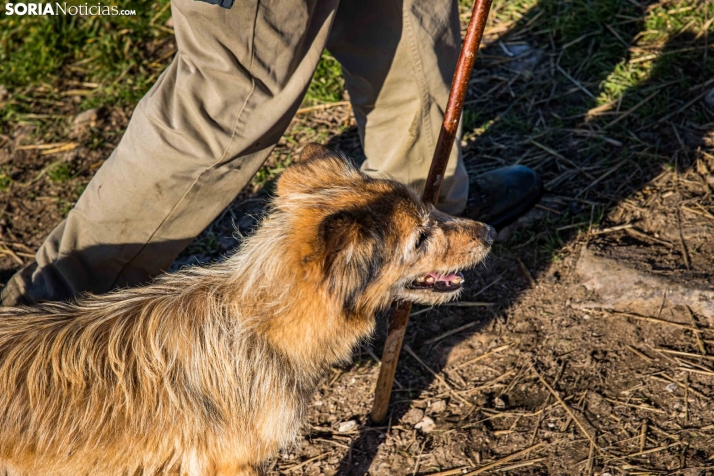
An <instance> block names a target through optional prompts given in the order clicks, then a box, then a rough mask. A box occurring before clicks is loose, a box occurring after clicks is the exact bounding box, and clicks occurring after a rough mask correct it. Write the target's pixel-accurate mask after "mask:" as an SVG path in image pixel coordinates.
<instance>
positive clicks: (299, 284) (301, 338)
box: [219, 211, 390, 376]
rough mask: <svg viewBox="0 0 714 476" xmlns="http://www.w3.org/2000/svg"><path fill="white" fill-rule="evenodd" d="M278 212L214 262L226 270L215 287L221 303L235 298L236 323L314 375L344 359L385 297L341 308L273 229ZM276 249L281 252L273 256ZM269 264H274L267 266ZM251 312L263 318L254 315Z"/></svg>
mask: <svg viewBox="0 0 714 476" xmlns="http://www.w3.org/2000/svg"><path fill="white" fill-rule="evenodd" d="M280 213H284V212H280V211H277V212H274V215H272V216H269V217H268V218H267V219H266V220H264V222H263V223H262V225H261V227H260V228H259V229H258V231H257V232H256V233H255V235H253V236H251V237H250V238H248V239H246V240H245V242H244V243H243V245H242V246H241V250H240V252H239V253H237V254H235V255H234V256H232V257H231V258H229V259H228V260H226V262H225V264H222V265H219V266H225V269H226V270H227V271H228V272H229V273H230V275H231V276H230V279H228V280H227V281H226V282H225V283H224V286H221V287H222V288H223V290H224V292H225V293H227V296H226V301H227V302H238V303H240V308H237V309H234V310H233V311H232V312H233V313H236V314H237V316H239V317H238V319H239V320H241V326H248V327H250V328H251V329H252V330H253V331H255V332H256V333H257V334H258V335H259V336H261V337H263V338H265V339H266V341H267V342H268V343H269V344H270V345H272V346H274V347H275V348H276V349H277V350H279V351H280V352H283V353H284V354H285V355H286V357H288V358H289V359H290V360H291V361H292V362H293V363H294V364H295V365H296V367H297V368H300V369H301V371H306V370H307V369H310V371H311V372H314V373H315V374H316V376H317V374H321V373H322V372H323V371H324V370H325V369H326V368H327V367H329V366H331V365H334V364H336V363H338V362H341V361H345V360H347V359H348V358H349V356H350V354H351V352H352V349H353V348H354V346H355V345H356V344H357V343H358V342H359V340H361V339H363V338H365V337H367V336H369V335H370V334H371V332H372V330H373V328H374V322H375V318H374V315H375V313H376V312H377V311H378V310H379V308H380V307H383V306H386V305H388V304H389V302H390V299H389V296H385V299H383V300H381V301H380V302H371V301H367V300H362V301H360V302H358V303H357V304H356V306H355V307H354V308H353V309H346V308H345V306H344V301H343V299H342V298H341V297H340V296H339V295H336V294H335V293H334V292H333V291H331V290H330V289H329V286H328V282H327V281H326V280H325V279H324V277H323V276H322V275H321V274H320V272H319V271H318V270H317V268H319V267H309V266H308V267H306V266H305V265H304V263H302V262H300V261H302V259H303V257H302V256H300V255H299V253H298V254H296V253H295V247H294V246H290V245H289V243H287V242H286V241H287V240H288V237H287V236H282V235H279V234H277V233H275V231H277V230H278V229H279V228H280V227H284V221H281V217H279V216H278V215H279V214H280ZM271 240H273V242H272V243H271ZM275 240H277V241H278V243H277V244H276V243H275ZM276 253H279V254H282V256H279V257H276V256H275V254H276ZM270 263H276V264H279V265H280V266H279V267H278V266H273V267H271V266H269V264H270ZM231 296H236V298H231ZM251 308H255V309H260V312H252V311H253V309H251ZM266 311H267V312H266ZM251 316H264V317H261V318H258V319H257V320H256V319H254V318H252V317H251ZM266 316H268V317H266Z"/></svg>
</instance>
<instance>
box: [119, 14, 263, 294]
mask: <svg viewBox="0 0 714 476" xmlns="http://www.w3.org/2000/svg"><path fill="white" fill-rule="evenodd" d="M259 9H260V0H257V1H256V4H255V15H254V17H253V32H252V35H251V44H250V61H249V63H248V75H249V76H250V90H249V91H248V94H247V95H246V98H245V100H244V101H243V104H242V105H241V108H240V110H239V111H238V114H237V116H236V119H235V122H234V123H233V127H232V131H231V138H230V140H229V141H228V144H227V145H226V147H225V149H224V150H223V153H222V154H221V157H220V158H219V159H218V160H216V161H215V162H214V163H212V164H211V165H210V166H208V167H205V168H204V169H203V170H202V171H201V173H199V174H198V176H197V177H196V179H195V180H194V181H193V182H191V185H189V186H188V188H187V189H186V192H184V194H183V195H182V196H181V198H180V199H179V200H178V202H176V205H174V206H173V208H172V209H171V211H170V212H169V213H168V214H167V215H166V217H164V219H163V220H161V223H159V225H158V226H157V227H156V229H155V230H154V231H153V233H151V235H150V236H149V238H148V239H147V240H146V242H145V243H144V244H143V245H142V246H141V248H140V249H139V250H138V251H137V252H136V254H135V255H134V256H132V257H131V259H129V260H127V262H126V263H125V264H124V266H122V267H121V269H120V270H119V272H118V273H117V275H116V277H115V278H114V282H113V283H112V285H111V287H112V288H114V287H116V286H117V281H118V280H119V276H121V275H122V273H123V272H124V270H125V269H126V268H127V266H129V264H130V263H131V262H132V261H133V260H134V259H135V258H136V257H137V256H139V255H140V254H141V253H142V252H143V251H144V249H145V248H146V246H147V245H148V244H149V243H150V242H151V240H152V239H153V238H154V236H156V233H158V231H159V230H160V229H161V227H162V226H163V225H164V223H166V220H168V219H169V218H170V217H171V215H173V214H174V212H175V211H176V210H177V209H178V207H179V206H180V205H181V204H182V203H183V202H184V200H186V197H187V196H188V194H189V193H190V192H191V190H193V189H194V187H195V186H196V184H197V183H198V181H199V180H200V178H201V177H202V176H203V174H204V173H205V172H206V171H207V170H210V169H212V168H215V167H216V166H217V165H219V164H220V163H222V162H223V161H224V160H225V158H226V156H227V155H228V152H229V150H230V148H231V146H232V145H233V142H234V139H235V136H236V131H237V130H238V124H239V123H240V120H241V118H242V117H243V112H244V111H245V108H246V106H247V104H248V101H249V100H250V98H251V97H252V96H253V92H254V91H255V77H254V76H253V61H254V58H255V31H256V29H257V24H258V11H259ZM176 60H178V55H177V57H176V58H175V59H174V61H176Z"/></svg>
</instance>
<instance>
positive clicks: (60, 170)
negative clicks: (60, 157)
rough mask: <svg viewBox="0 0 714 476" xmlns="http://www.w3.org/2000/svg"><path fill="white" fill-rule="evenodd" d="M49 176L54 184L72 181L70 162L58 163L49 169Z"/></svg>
mask: <svg viewBox="0 0 714 476" xmlns="http://www.w3.org/2000/svg"><path fill="white" fill-rule="evenodd" d="M47 176H48V177H49V178H50V180H52V181H53V182H69V181H70V180H72V178H74V177H73V175H72V164H70V163H68V162H58V163H55V164H52V165H50V166H49V167H48V168H47Z"/></svg>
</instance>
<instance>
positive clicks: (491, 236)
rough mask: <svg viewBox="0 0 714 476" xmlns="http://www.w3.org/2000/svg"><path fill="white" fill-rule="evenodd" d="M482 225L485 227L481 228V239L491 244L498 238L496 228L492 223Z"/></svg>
mask: <svg viewBox="0 0 714 476" xmlns="http://www.w3.org/2000/svg"><path fill="white" fill-rule="evenodd" d="M482 226H483V229H482V230H481V236H482V238H481V239H482V240H483V241H485V242H486V243H487V244H488V245H489V246H491V245H492V244H493V242H494V241H495V240H496V229H495V228H494V227H492V226H490V225H486V224H485V223H484V224H483V225H482Z"/></svg>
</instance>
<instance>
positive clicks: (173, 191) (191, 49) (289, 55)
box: [3, 0, 337, 305]
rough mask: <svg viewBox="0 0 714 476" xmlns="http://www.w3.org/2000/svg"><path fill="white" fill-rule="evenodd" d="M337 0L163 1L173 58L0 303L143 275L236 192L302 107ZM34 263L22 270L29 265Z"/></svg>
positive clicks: (135, 280) (164, 263) (139, 279)
mask: <svg viewBox="0 0 714 476" xmlns="http://www.w3.org/2000/svg"><path fill="white" fill-rule="evenodd" d="M336 5H337V0H332V1H325V0H292V1H290V2H286V1H285V0H268V1H266V0H241V1H240V2H235V4H234V6H233V8H231V9H229V10H228V9H224V8H220V7H218V6H215V5H210V4H208V3H204V2H196V1H194V0H173V1H172V14H173V20H174V26H175V31H176V41H177V44H178V54H177V56H176V58H175V59H174V61H173V63H172V64H171V65H170V66H169V68H168V69H167V70H166V71H165V72H164V74H162V76H161V77H160V78H159V80H158V81H157V83H156V84H155V85H154V86H153V87H152V89H151V90H150V91H149V92H148V94H147V95H146V96H145V97H144V98H143V99H142V100H141V102H140V103H139V105H138V106H137V108H136V110H135V111H134V114H133V116H132V119H131V121H130V123H129V127H128V129H127V131H126V133H125V135H124V137H123V138H122V140H121V142H120V144H119V146H118V147H117V149H116V150H115V151H114V153H113V154H112V155H111V157H110V158H109V160H107V162H106V163H105V164H104V165H103V166H102V168H101V169H100V170H99V171H98V172H97V175H96V176H95V177H94V178H93V179H92V181H91V182H90V184H89V186H88V187H87V190H86V191H85V192H84V193H83V194H82V196H81V197H80V199H79V201H78V202H77V204H76V206H75V207H74V209H73V210H72V211H71V212H70V213H69V215H68V217H67V219H66V220H65V221H64V222H62V223H61V224H60V225H59V226H58V227H57V228H56V229H55V230H54V231H53V232H52V233H51V234H50V236H49V237H48V238H47V240H46V241H45V243H44V244H43V245H42V247H41V248H40V250H39V251H38V253H37V267H36V269H34V271H33V272H28V271H26V272H24V273H17V274H16V275H15V276H14V277H13V278H12V279H11V281H10V282H9V283H8V285H7V286H6V289H5V290H4V291H3V303H4V304H5V305H14V304H17V303H23V302H25V303H31V302H34V301H37V300H63V299H68V298H71V297H72V296H74V295H75V294H76V293H79V292H84V291H91V292H94V293H103V292H107V291H109V290H110V289H112V288H114V287H118V286H127V285H129V286H131V285H137V284H141V283H145V282H147V281H148V280H149V279H150V278H151V277H152V276H155V275H157V274H159V273H160V272H161V271H163V270H166V269H167V268H168V266H169V265H170V264H171V262H172V261H173V260H174V258H175V257H176V255H177V254H178V253H179V252H180V251H181V250H182V249H183V248H184V247H185V246H186V245H187V244H188V243H190V241H191V240H192V239H193V238H194V237H195V236H197V235H198V234H199V233H200V232H201V231H202V230H203V229H204V228H205V226H206V225H208V224H209V223H210V222H211V220H212V219H214V218H215V217H216V216H217V215H218V214H219V213H220V211H221V210H223V209H224V208H225V207H226V206H227V205H228V204H229V203H230V201H231V200H232V199H233V198H234V197H235V196H236V195H237V193H238V192H239V191H240V190H241V189H242V188H243V186H244V185H245V184H246V183H247V182H248V181H249V180H250V179H251V177H252V176H253V175H254V174H255V172H256V171H257V170H258V168H259V167H260V165H261V164H262V163H263V161H264V160H265V158H266V157H267V156H268V154H269V153H270V151H271V150H272V148H273V146H274V144H275V143H277V141H278V140H279V138H280V136H281V135H282V134H283V132H284V131H285V129H286V128H287V126H288V124H289V122H290V120H291V118H292V116H293V115H294V113H295V111H296V110H297V108H298V107H299V105H300V102H301V100H302V98H303V96H304V93H305V91H306V89H307V85H308V84H309V81H310V79H311V78H312V75H313V73H314V71H315V67H316V65H317V62H318V61H319V59H320V55H321V53H322V50H323V49H324V45H325V42H326V41H327V35H328V33H329V28H330V25H331V23H332V20H333V16H334V11H335V9H336ZM30 271H32V270H30Z"/></svg>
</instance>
